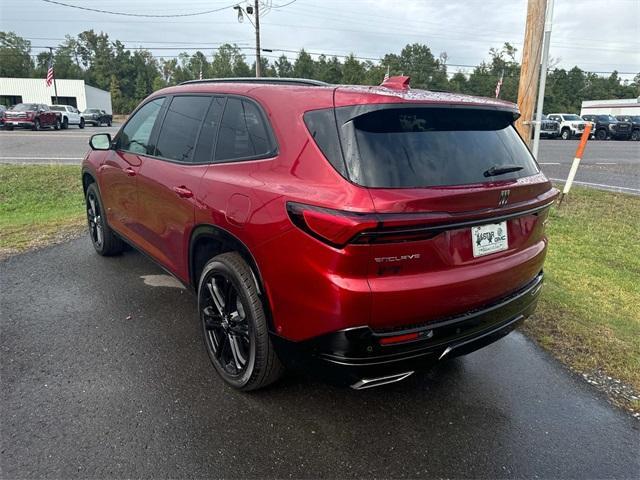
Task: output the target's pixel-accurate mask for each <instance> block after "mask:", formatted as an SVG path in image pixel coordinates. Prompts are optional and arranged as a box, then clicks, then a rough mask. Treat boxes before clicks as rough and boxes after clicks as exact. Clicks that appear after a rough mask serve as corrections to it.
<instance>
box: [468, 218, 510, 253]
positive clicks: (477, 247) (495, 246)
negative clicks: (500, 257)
mask: <svg viewBox="0 0 640 480" xmlns="http://www.w3.org/2000/svg"><path fill="white" fill-rule="evenodd" d="M471 241H472V244H473V256H474V257H482V256H483V255H489V254H491V253H496V252H501V251H503V250H506V249H507V248H509V240H508V238H507V222H506V221H505V222H500V223H492V224H490V225H480V226H479V227H472V228H471Z"/></svg>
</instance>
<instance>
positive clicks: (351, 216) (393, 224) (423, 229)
mask: <svg viewBox="0 0 640 480" xmlns="http://www.w3.org/2000/svg"><path fill="white" fill-rule="evenodd" d="M287 212H288V213H289V217H290V218H291V221H292V222H293V223H294V224H295V225H296V226H297V227H299V228H300V229H302V230H304V231H305V232H307V233H308V234H309V235H311V236H312V237H315V238H317V239H318V240H321V241H323V242H324V243H327V244H329V245H331V246H332V247H336V248H342V247H344V246H345V245H347V244H350V243H351V244H359V245H363V244H372V243H376V244H377V243H399V242H409V241H417V240H427V239H429V238H433V237H434V236H436V235H437V234H438V233H440V232H441V231H442V230H443V229H438V228H435V229H434V228H433V227H429V226H428V225H426V224H427V223H429V220H431V221H433V218H430V217H429V214H419V215H380V214H377V213H357V212H345V211H342V210H334V209H329V208H323V207H316V206H313V205H305V204H302V203H296V202H288V203H287ZM445 229H446V228H445Z"/></svg>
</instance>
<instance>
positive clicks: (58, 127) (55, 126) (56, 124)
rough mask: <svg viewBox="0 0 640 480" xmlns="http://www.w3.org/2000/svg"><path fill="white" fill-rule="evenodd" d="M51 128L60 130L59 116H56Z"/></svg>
mask: <svg viewBox="0 0 640 480" xmlns="http://www.w3.org/2000/svg"><path fill="white" fill-rule="evenodd" d="M53 129H54V130H60V119H59V118H56V123H55V125H54V126H53Z"/></svg>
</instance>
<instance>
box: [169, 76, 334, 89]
mask: <svg viewBox="0 0 640 480" xmlns="http://www.w3.org/2000/svg"><path fill="white" fill-rule="evenodd" d="M198 83H263V84H275V85H306V86H313V87H325V86H327V85H330V84H329V83H326V82H321V81H320V80H312V79H309V78H281V77H231V78H204V79H202V80H187V81H186V82H182V83H181V84H180V85H193V84H198Z"/></svg>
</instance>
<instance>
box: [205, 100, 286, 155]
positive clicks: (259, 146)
mask: <svg viewBox="0 0 640 480" xmlns="http://www.w3.org/2000/svg"><path fill="white" fill-rule="evenodd" d="M273 150H274V147H273V144H272V141H271V137H270V136H269V130H268V127H267V125H265V121H264V119H263V117H262V115H261V113H260V111H259V110H258V107H257V106H256V105H255V104H254V103H253V102H250V101H247V100H240V99H239V98H234V97H230V98H229V99H228V100H227V105H226V107H225V109H224V115H223V116H222V123H221V125H220V133H219V134H218V142H217V144H216V153H215V161H216V162H224V161H229V160H240V159H250V158H259V157H262V156H266V155H268V154H270V153H272V152H273Z"/></svg>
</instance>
